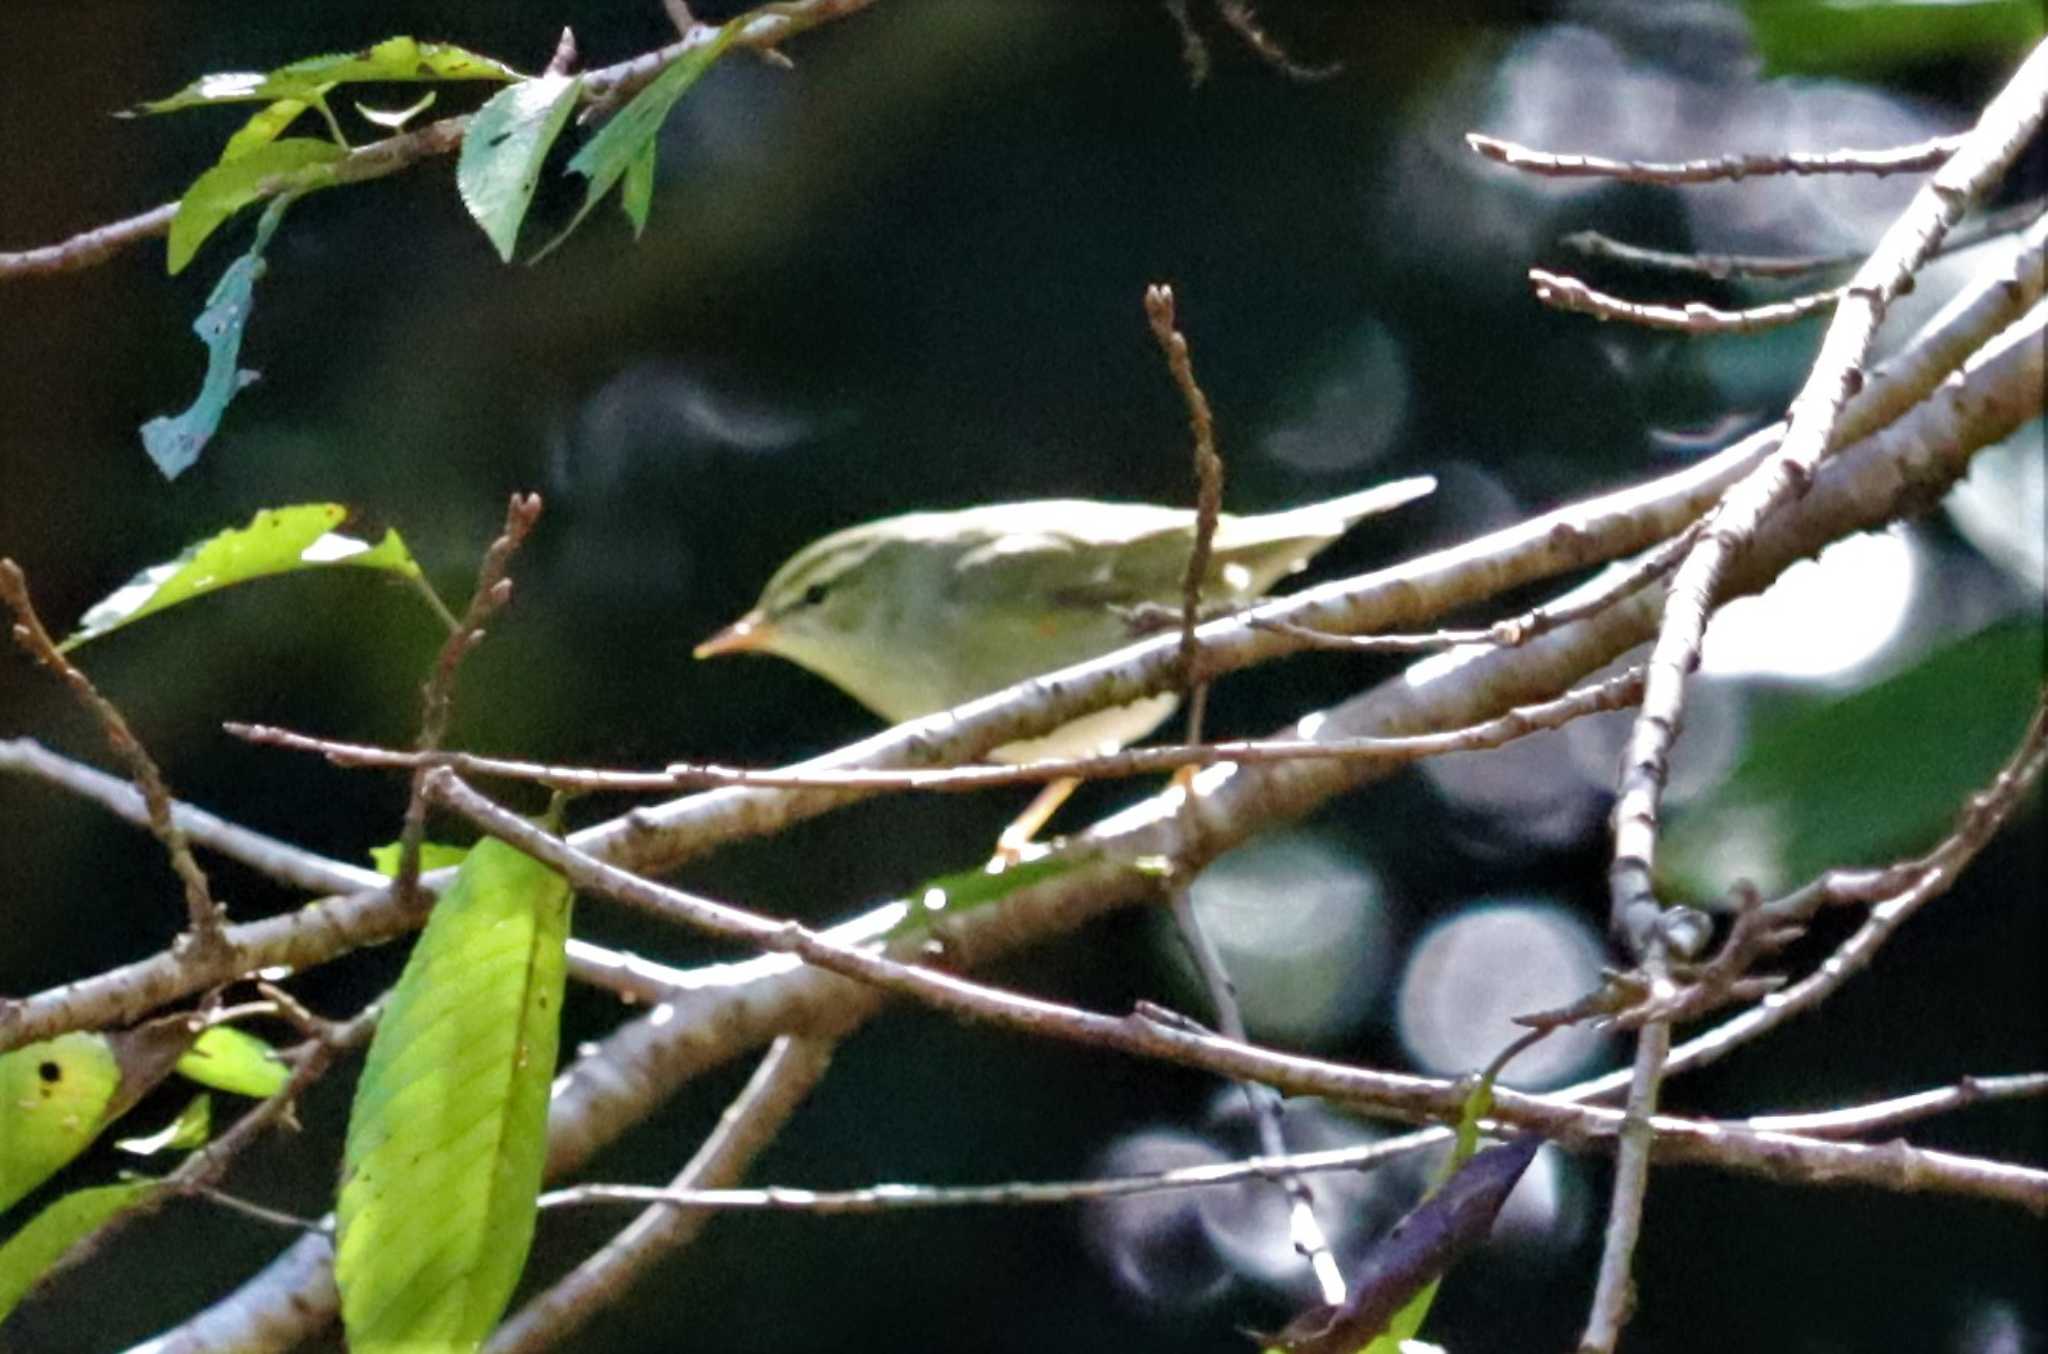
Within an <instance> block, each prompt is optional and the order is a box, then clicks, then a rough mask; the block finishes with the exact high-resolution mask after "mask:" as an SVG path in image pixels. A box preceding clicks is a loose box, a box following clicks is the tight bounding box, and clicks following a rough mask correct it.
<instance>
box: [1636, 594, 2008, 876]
mask: <svg viewBox="0 0 2048 1354" xmlns="http://www.w3.org/2000/svg"><path fill="white" fill-rule="evenodd" d="M2044 643H2048V632H2044V627H2043V624H2042V622H2041V620H2040V619H2038V618H2034V617H2029V618H2027V619H2025V620H2020V621H2011V622H2006V623H2003V624H2000V625H1996V626H1993V627H1991V628H1990V629H1987V630H1982V631H1979V632H1978V633H1977V634H1975V635H1972V636H1970V637H1969V638H1967V639H1964V640H1961V641H1958V642H1956V643H1953V644H1950V645H1948V646H1947V647H1945V648H1942V649H1939V650H1937V651H1935V652H1934V653H1933V654H1931V655H1929V656H1928V657H1926V658H1924V659H1922V660H1921V661H1919V662H1918V663H1916V664H1914V665H1913V666H1911V667H1909V668H1907V669H1905V670H1904V671H1902V672H1899V673H1898V674H1896V675H1894V676H1892V677H1890V678H1887V679H1886V680H1884V681H1881V682H1878V683H1877V684H1875V685H1873V686H1869V687H1865V688H1864V689H1862V690H1860V691H1857V692H1855V693H1854V694H1852V695H1849V696H1845V697H1842V698H1840V699H1834V700H1828V699H1819V700H1811V701H1807V702H1803V703H1802V704H1801V706H1800V707H1799V709H1798V710H1797V712H1796V713H1794V714H1792V715H1790V716H1788V717H1783V718H1780V719H1778V720H1777V721H1775V722H1774V723H1772V724H1771V725H1769V726H1767V727H1765V728H1763V729H1762V730H1761V731H1759V732H1758V733H1757V734H1755V735H1754V736H1753V737H1752V738H1751V739H1750V741H1749V744H1748V746H1747V747H1746V748H1745V749H1744V751H1743V754H1742V757H1741V759H1740V760H1739V761H1738V762H1737V763H1736V766H1735V769H1734V770H1733V771H1731V772H1730V773H1729V775H1728V777H1727V779H1726V780H1724V781H1722V782H1721V783H1720V784H1719V785H1717V786H1715V787H1714V788H1713V789H1712V790H1710V791H1708V792H1707V793H1706V794H1704V795H1702V796H1700V797H1699V798H1698V799H1696V800H1694V801H1693V802H1691V803H1689V804H1686V805H1684V806H1683V807H1681V808H1679V809H1677V810H1675V811H1674V812H1673V814H1672V818H1671V821H1670V823H1669V824H1668V825H1667V827H1666V829H1665V833H1664V848H1663V850H1662V851H1660V852H1659V853H1658V871H1659V874H1660V876H1662V878H1663V881H1664V883H1665V884H1666V885H1667V886H1669V887H1670V888H1672V889H1673V890H1674V892H1677V893H1681V894H1684V895H1685V896H1689V897H1692V898H1696V899H1709V898H1714V897H1718V896H1723V895H1725V894H1726V893H1727V891H1728V890H1729V888H1730V887H1731V886H1732V885H1733V884H1734V883H1735V882H1736V881H1737V880H1738V879H1746V880H1748V881H1749V882H1751V883H1753V884H1755V885H1756V886H1757V887H1758V888H1759V889H1761V890H1762V891H1763V892H1764V893H1766V894H1775V893H1779V892H1782V891H1784V890H1785V889H1787V888H1790V887H1792V886H1794V885H1796V884H1798V883H1800V882H1801V881H1803V880H1805V879H1808V878H1811V877H1812V876H1814V875H1816V874H1818V873H1819V872H1820V871H1822V870H1825V869H1829V868H1832V867H1834V866H1838V865H1840V866H1869V865H1881V864H1885V863H1887V862H1888V861H1890V860H1892V859H1894V858H1896V857H1898V856H1902V855H1906V854H1909V853H1911V852H1914V851H1920V850H1924V849H1925V848H1927V847H1929V846H1931V845H1933V844H1934V843H1935V842H1936V841H1938V840H1939V839H1940V838H1941V835H1942V834H1943V833H1944V832H1945V831H1947V830H1948V828H1949V827H1950V825H1951V824H1952V823H1953V822H1954V819H1955V815H1956V812H1957V810H1958V809H1960V808H1961V807H1962V803H1963V800H1964V797H1965V796H1967V795H1968V794H1970V792H1971V791H1973V790H1975V789H1977V788H1978V787H1979V786H1981V785H1983V784H1984V783H1985V782H1986V781H1988V780H1989V779H1990V778H1991V776H1992V775H1993V774H1994V773H1995V772H1996V771H1997V769H1998V767H1999V766H2000V764H2001V763H2003V762H2004V760H2005V759H2006V757H2007V756H2009V755H2010V754H2011V752H2012V749H2013V745H2014V743H2016V742H2017V741H2018V739H2019V736H2020V732H2021V730H2022V729H2024V728H2025V726H2026V722H2027V718H2028V715H2029V714H2030V713H2031V711H2032V709H2033V706H2034V703H2035V701H2036V700H2037V699H2038V698H2039V693H2040V689H2041V680H2042V654H2043V646H2044Z"/></svg>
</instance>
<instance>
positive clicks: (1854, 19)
mask: <svg viewBox="0 0 2048 1354" xmlns="http://www.w3.org/2000/svg"><path fill="white" fill-rule="evenodd" d="M1742 8H1743V12H1744V13H1745V14H1746V15H1747V16H1748V17H1749V22H1750V32H1751V34H1752V36H1753V37H1754V38H1755V40H1756V45H1757V50H1758V51H1759V52H1760V53H1761V54H1762V55H1763V58H1764V66H1765V69H1766V70H1768V71H1769V72H1770V73H1771V74H1773V75H1853V76H1861V77H1866V78H1868V77H1872V76H1882V75H1884V74H1886V73H1887V72H1895V71H1898V70H1900V69H1901V68H1913V67H1927V66H1938V65H1940V64H1942V63H1944V62H1949V61H1954V60H1957V59H1965V60H1983V59H1990V60H1999V59H2002V58H2004V57H2005V56H2007V55H2008V54H2009V53H2013V52H2019V51H2024V50H2025V49H2026V48H2027V47H2029V46H2031V45H2032V44H2033V43H2035V42H2038V41H2040V39H2041V35H2042V34H2043V32H2048V17H2044V14H2043V11H2042V6H2041V4H2040V3H2039V0H1743V4H1742Z"/></svg>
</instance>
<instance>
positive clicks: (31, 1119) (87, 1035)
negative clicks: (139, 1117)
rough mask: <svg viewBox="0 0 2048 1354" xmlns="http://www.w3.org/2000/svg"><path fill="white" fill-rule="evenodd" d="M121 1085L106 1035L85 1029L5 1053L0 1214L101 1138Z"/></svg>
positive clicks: (1, 1061)
mask: <svg viewBox="0 0 2048 1354" xmlns="http://www.w3.org/2000/svg"><path fill="white" fill-rule="evenodd" d="M120 1085H121V1067H120V1063H119V1060H118V1059H116V1058H115V1056H114V1050H113V1047H112V1045H111V1044H109V1043H108V1041H107V1038H106V1036H105V1035H102V1034H95V1033H92V1032H89V1031H84V1030H80V1031H75V1032H73V1033H71V1034H60V1035H58V1036H57V1037H56V1038H55V1039H46V1040H44V1041H43V1042H41V1043H38V1044H27V1045H24V1046H23V1047H21V1048H17V1049H15V1050H14V1051H12V1052H11V1053H5V1054H0V1211H5V1210H6V1209H9V1208H12V1207H13V1206H14V1204H15V1202H16V1201H17V1200H18V1199H20V1198H21V1196H22V1195H24V1194H27V1193H28V1192H29V1191H30V1190H32V1189H34V1188H35V1187H36V1186H37V1185H40V1184H42V1183H43V1181H45V1180H47V1179H49V1178H50V1177H51V1176H52V1175H55V1174H56V1173H57V1172H58V1171H60V1170H62V1169H63V1168H64V1166H65V1165H66V1164H67V1163H68V1162H70V1160H71V1159H72V1158H73V1157H75V1156H77V1155H78V1154H79V1153H80V1152H83V1151H84V1150H85V1149H86V1148H87V1147H88V1146H89V1145H90V1144H91V1143H92V1140H93V1139H94V1138H96V1137H98V1136H99V1133H100V1129H101V1128H103V1127H104V1126H105V1124H106V1118H107V1109H108V1107H109V1106H110V1105H111V1104H112V1103H113V1100H114V1093H115V1091H117V1090H118V1089H119V1088H120Z"/></svg>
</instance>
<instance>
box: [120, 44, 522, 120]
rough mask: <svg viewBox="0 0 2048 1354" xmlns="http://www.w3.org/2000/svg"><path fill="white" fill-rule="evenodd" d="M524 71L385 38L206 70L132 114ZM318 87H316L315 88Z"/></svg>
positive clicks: (515, 75)
mask: <svg viewBox="0 0 2048 1354" xmlns="http://www.w3.org/2000/svg"><path fill="white" fill-rule="evenodd" d="M519 78H520V75H519V72H518V71H516V70H513V69H512V68H511V67H510V66H507V65H506V64H505V63H504V62H502V61H494V60H492V59H491V58H490V57H487V56H480V55H478V54H477V53H475V52H471V51H467V50H465V49H463V48H461V47H457V46H454V45H453V44H451V43H446V42H421V41H419V40H418V39H416V38H407V37H397V38H386V39H385V40H384V41H382V42H380V43H377V44H376V45H374V46H371V47H366V48H364V49H363V50H361V51H358V52H337V53H333V54H331V55H327V56H309V57H306V58H305V59H304V60H300V61H294V62H292V63H291V64H289V65H285V66H279V67H278V68H277V69H276V70H273V71H269V72H259V71H222V72H218V73H216V74H213V75H202V76H200V77H199V78H198V79H197V80H194V81H193V82H192V83H191V84H189V85H187V86H185V87H184V88H183V89H181V90H179V91H178V92H177V93H175V94H172V95H170V96H168V97H166V98H162V99H152V100H150V101H149V102H148V103H143V104H138V105H136V107H134V108H133V109H131V110H130V111H129V113H128V116H135V115H138V114H145V113H175V112H177V111H178V110H180V109H183V108H206V107H210V106H212V105H215V104H223V103H262V102H268V101H270V100H272V99H304V100H307V101H309V102H310V101H312V100H314V99H317V97H318V95H319V94H323V93H325V92H326V91H327V89H329V88H331V87H333V86H334V85H338V84H347V83H350V82H356V81H364V80H376V81H419V80H517V79H519ZM316 91H317V92H316Z"/></svg>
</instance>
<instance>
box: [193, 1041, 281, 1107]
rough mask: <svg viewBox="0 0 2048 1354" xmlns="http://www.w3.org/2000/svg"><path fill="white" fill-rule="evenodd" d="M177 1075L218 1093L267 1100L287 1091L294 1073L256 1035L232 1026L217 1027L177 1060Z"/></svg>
mask: <svg viewBox="0 0 2048 1354" xmlns="http://www.w3.org/2000/svg"><path fill="white" fill-rule="evenodd" d="M178 1075H179V1076H181V1077H184V1078H185V1079H186V1080H187V1081H196V1082H198V1083H199V1084H200V1085H201V1086H211V1087H212V1088H213V1089H214V1090H216V1091H228V1092H231V1093H233V1094H235V1095H246V1096H249V1097H251V1098H253V1099H256V1100H267V1099H269V1098H270V1097H271V1096H273V1095H276V1094H277V1093H278V1092H279V1091H282V1090H283V1089H284V1087H285V1083H286V1082H288V1081H290V1080H291V1078H292V1069H291V1068H290V1066H289V1065H287V1064H286V1062H285V1060H284V1059H283V1058H282V1057H281V1056H279V1054H278V1051H277V1050H276V1049H274V1048H272V1047H271V1046H270V1045H269V1044H266V1043H264V1042H263V1041H262V1040H261V1039H258V1038H257V1037H256V1036H255V1035H253V1034H248V1033H246V1032H244V1031H242V1030H238V1029H236V1028H235V1027H234V1026H232V1025H215V1026H214V1027H213V1028H211V1029H209V1030H207V1031H205V1032H204V1033H202V1034H201V1035H200V1036H199V1038H198V1039H197V1040H195V1041H194V1042H193V1044H192V1047H191V1048H189V1049H187V1050H186V1051H185V1055H184V1056H183V1057H181V1058H179V1059H178Z"/></svg>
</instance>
